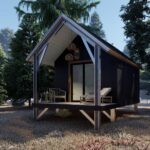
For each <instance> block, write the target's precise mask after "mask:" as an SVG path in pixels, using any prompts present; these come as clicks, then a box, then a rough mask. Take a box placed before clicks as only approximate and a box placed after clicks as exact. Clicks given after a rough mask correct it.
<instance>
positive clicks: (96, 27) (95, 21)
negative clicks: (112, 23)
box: [90, 12, 105, 38]
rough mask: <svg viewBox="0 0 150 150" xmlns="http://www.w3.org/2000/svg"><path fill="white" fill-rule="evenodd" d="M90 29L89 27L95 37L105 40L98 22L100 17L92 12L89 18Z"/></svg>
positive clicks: (101, 26)
mask: <svg viewBox="0 0 150 150" xmlns="http://www.w3.org/2000/svg"><path fill="white" fill-rule="evenodd" d="M90 27H91V31H92V32H93V33H94V34H96V35H97V36H100V37H102V38H105V33H104V31H103V29H102V28H103V25H102V23H101V21H100V17H99V15H98V13H97V12H94V13H93V14H92V16H91V21H90Z"/></svg>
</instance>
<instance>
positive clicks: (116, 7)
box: [0, 0, 128, 51]
mask: <svg viewBox="0 0 150 150" xmlns="http://www.w3.org/2000/svg"><path fill="white" fill-rule="evenodd" d="M19 1H20V0H1V2H0V29H3V28H6V27H8V28H10V29H13V30H14V31H16V30H17V28H18V25H19V21H18V16H17V14H16V10H15V9H14V7H15V6H17V4H18V3H19ZM127 2H128V1H127V0H113V1H110V0H101V3H100V4H99V6H97V8H96V11H97V12H98V14H99V16H100V19H101V22H102V23H103V30H104V31H105V34H106V40H107V41H108V42H109V43H111V44H113V45H114V46H116V47H117V48H118V49H120V50H121V51H122V50H123V49H124V46H125V44H126V42H125V36H124V30H123V26H124V24H123V22H122V21H121V18H120V17H119V15H120V14H121V13H120V8H121V5H123V4H127Z"/></svg>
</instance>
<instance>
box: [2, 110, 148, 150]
mask: <svg viewBox="0 0 150 150" xmlns="http://www.w3.org/2000/svg"><path fill="white" fill-rule="evenodd" d="M119 114H120V115H119V117H118V118H117V121H116V122H114V123H104V124H102V126H101V131H100V132H95V131H94V130H93V127H92V125H91V124H90V123H89V122H88V121H87V120H86V119H85V118H83V117H79V116H74V117H70V118H65V119H63V118H59V117H54V116H48V117H47V118H45V119H43V120H41V121H34V120H33V118H32V115H33V113H32V111H31V110H18V111H3V112H2V111H1V112H0V150H5V149H6V150H63V149H65V150H82V149H84V150H99V149H102V150H105V149H106V150H109V149H110V150H130V149H131V150H134V149H135V150H139V149H140V150H146V149H147V150H150V109H147V110H141V109H140V110H139V112H138V113H133V112H127V111H126V112H124V113H119Z"/></svg>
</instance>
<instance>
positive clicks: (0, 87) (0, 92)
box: [0, 47, 7, 104]
mask: <svg viewBox="0 0 150 150" xmlns="http://www.w3.org/2000/svg"><path fill="white" fill-rule="evenodd" d="M5 61H6V60H5V56H4V52H3V50H2V48H1V47H0V104H2V103H3V102H4V100H6V98H7V91H6V89H5V86H6V84H5V81H4V67H5Z"/></svg>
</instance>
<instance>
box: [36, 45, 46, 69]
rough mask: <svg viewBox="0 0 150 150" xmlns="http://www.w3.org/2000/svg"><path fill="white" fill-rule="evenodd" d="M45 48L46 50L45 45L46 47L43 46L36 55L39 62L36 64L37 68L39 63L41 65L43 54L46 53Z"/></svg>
mask: <svg viewBox="0 0 150 150" xmlns="http://www.w3.org/2000/svg"><path fill="white" fill-rule="evenodd" d="M47 48H48V44H46V45H44V47H43V48H42V49H41V51H40V52H39V53H38V56H37V57H38V60H39V62H38V67H39V66H40V65H41V63H42V60H43V57H44V55H45V52H46V50H47Z"/></svg>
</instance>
